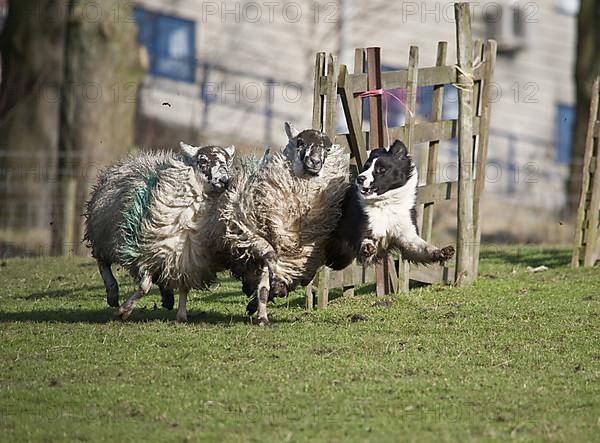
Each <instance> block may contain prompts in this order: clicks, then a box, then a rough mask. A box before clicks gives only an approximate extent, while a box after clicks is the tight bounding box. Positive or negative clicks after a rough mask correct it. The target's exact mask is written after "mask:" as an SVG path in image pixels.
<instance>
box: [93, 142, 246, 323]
mask: <svg viewBox="0 0 600 443" xmlns="http://www.w3.org/2000/svg"><path fill="white" fill-rule="evenodd" d="M180 146H181V151H182V153H181V154H175V153H172V152H158V153H140V154H137V155H130V156H129V157H127V158H126V159H124V160H122V161H119V162H117V163H116V164H114V165H113V166H111V167H109V168H107V169H106V170H105V171H104V172H103V173H102V174H101V176H100V178H99V181H98V183H97V184H96V186H95V187H94V189H93V191H92V195H91V198H90V200H89V201H88V203H87V211H86V214H85V216H86V232H85V240H87V241H88V244H89V246H90V247H91V250H92V255H93V257H94V258H96V260H97V262H98V267H99V270H100V274H101V276H102V278H103V280H104V283H105V286H106V290H107V302H108V304H109V305H110V306H114V307H116V306H119V304H118V297H119V295H118V284H117V282H116V280H115V278H114V276H113V274H112V271H111V264H113V263H118V264H120V265H121V266H123V267H124V268H126V269H127V270H129V272H130V273H131V275H132V276H133V277H134V279H135V280H136V282H137V283H138V286H139V287H138V290H137V291H136V292H135V293H134V294H133V295H131V296H130V297H129V298H128V299H127V300H126V301H125V302H124V303H123V304H122V305H121V306H120V307H119V311H118V314H119V316H120V317H121V318H122V319H125V318H127V317H128V316H129V315H130V314H131V312H132V310H133V309H134V307H135V303H136V301H137V300H138V299H139V298H141V297H142V296H143V295H145V294H146V293H147V292H148V291H149V290H150V287H151V284H152V282H155V283H157V284H158V285H159V287H160V289H161V294H162V295H163V297H164V298H163V304H166V305H167V307H168V304H169V300H168V297H169V296H170V297H171V303H170V304H171V308H172V306H173V302H172V297H173V290H174V289H178V290H179V307H178V311H177V320H178V321H180V322H183V321H186V320H187V312H186V299H187V294H188V291H189V290H190V289H192V288H204V287H206V286H208V285H209V284H210V283H211V282H212V281H213V280H214V279H215V278H216V273H217V272H218V271H219V270H221V269H224V268H225V267H226V261H227V258H226V255H224V254H223V253H222V245H221V240H222V237H223V234H224V227H223V224H221V223H219V211H218V208H219V205H220V204H221V202H222V199H221V196H222V194H223V192H224V191H225V190H226V188H227V186H228V184H229V181H230V173H229V170H230V167H231V164H232V160H233V155H234V152H235V147H234V146H229V147H227V148H222V147H219V146H202V147H194V146H190V145H187V144H185V143H183V142H182V143H181V144H180ZM165 299H166V300H165Z"/></svg>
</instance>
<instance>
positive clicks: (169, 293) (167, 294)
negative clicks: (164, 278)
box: [158, 285, 175, 311]
mask: <svg viewBox="0 0 600 443" xmlns="http://www.w3.org/2000/svg"><path fill="white" fill-rule="evenodd" d="M158 288H159V289H160V297H161V300H162V307H163V308H165V309H168V310H169V311H170V310H172V309H173V306H174V305H175V294H174V292H173V290H172V289H171V288H165V287H164V286H163V285H158Z"/></svg>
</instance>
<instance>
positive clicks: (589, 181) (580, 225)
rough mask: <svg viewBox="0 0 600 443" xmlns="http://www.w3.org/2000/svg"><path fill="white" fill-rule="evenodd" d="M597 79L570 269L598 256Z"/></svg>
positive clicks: (599, 118) (599, 135) (599, 125)
mask: <svg viewBox="0 0 600 443" xmlns="http://www.w3.org/2000/svg"><path fill="white" fill-rule="evenodd" d="M599 102H600V77H598V78H596V80H595V81H594V85H593V86H592V99H591V103H590V117H589V121H588V129H587V134H586V137H585V153H584V156H583V172H582V177H581V194H580V197H579V208H578V210H577V221H576V225H575V244H574V247H573V256H572V258H571V266H573V267H578V266H579V265H581V264H582V265H583V266H593V265H594V263H596V261H597V260H598V258H599V256H600V250H599V249H600V243H599V242H598V230H599V229H600V226H599V222H600V217H599V212H600V172H598V171H600V152H599V151H598V143H599V139H600V116H599V115H598V108H599Z"/></svg>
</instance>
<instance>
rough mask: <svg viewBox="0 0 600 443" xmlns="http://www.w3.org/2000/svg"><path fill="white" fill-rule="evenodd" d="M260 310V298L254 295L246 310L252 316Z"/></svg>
mask: <svg viewBox="0 0 600 443" xmlns="http://www.w3.org/2000/svg"><path fill="white" fill-rule="evenodd" d="M256 311H258V298H257V297H253V298H252V299H251V300H250V301H249V302H248V304H247V305H246V312H247V313H248V316H250V317H252V316H253V315H254V314H256Z"/></svg>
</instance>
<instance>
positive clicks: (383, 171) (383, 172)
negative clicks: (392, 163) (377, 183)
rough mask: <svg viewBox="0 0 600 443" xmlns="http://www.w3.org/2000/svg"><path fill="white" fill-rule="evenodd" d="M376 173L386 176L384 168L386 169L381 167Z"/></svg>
mask: <svg viewBox="0 0 600 443" xmlns="http://www.w3.org/2000/svg"><path fill="white" fill-rule="evenodd" d="M375 172H376V173H377V174H385V168H384V167H382V166H380V167H379V168H377V169H376V170H375Z"/></svg>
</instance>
